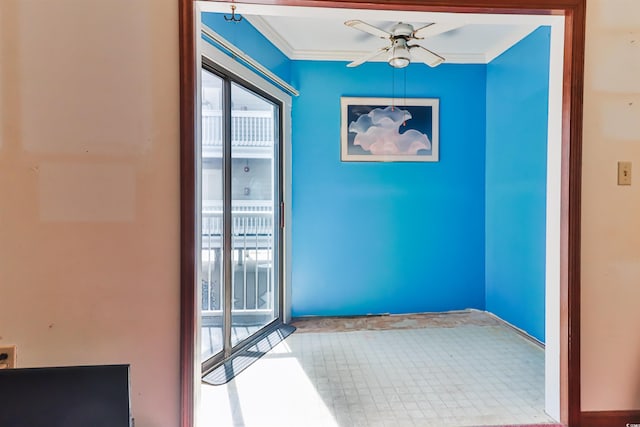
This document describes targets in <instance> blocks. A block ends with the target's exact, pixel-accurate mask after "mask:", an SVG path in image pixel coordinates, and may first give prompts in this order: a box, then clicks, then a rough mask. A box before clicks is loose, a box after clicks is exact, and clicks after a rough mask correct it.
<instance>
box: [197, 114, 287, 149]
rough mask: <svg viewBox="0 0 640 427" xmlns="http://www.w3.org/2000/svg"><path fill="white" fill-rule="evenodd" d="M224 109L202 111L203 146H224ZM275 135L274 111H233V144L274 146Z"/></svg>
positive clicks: (241, 145)
mask: <svg viewBox="0 0 640 427" xmlns="http://www.w3.org/2000/svg"><path fill="white" fill-rule="evenodd" d="M223 135H224V133H223V123H222V111H219V110H203V111H202V145H203V147H222V137H223ZM274 137H275V126H274V120H273V112H271V111H244V110H234V111H232V112H231V144H232V146H234V147H272V146H273V141H274Z"/></svg>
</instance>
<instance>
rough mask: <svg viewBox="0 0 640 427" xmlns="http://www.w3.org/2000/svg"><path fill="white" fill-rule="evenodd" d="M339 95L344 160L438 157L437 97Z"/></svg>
mask: <svg viewBox="0 0 640 427" xmlns="http://www.w3.org/2000/svg"><path fill="white" fill-rule="evenodd" d="M397 101H398V99H397V98H355V97H346V96H343V97H341V98H340V110H341V120H340V125H341V131H340V132H341V134H340V141H341V142H340V147H341V148H340V159H341V160H342V161H344V162H437V161H439V148H440V143H439V126H438V125H439V113H440V111H439V107H440V100H439V99H437V98H402V101H401V104H402V105H400V106H398V105H395V104H396V102H397Z"/></svg>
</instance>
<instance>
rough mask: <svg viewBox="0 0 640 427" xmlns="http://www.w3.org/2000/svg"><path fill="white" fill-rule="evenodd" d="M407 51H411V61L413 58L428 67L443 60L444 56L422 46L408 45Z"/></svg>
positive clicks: (436, 64)
mask: <svg viewBox="0 0 640 427" xmlns="http://www.w3.org/2000/svg"><path fill="white" fill-rule="evenodd" d="M409 52H411V62H413V61H414V60H415V61H420V62H424V63H425V64H427V65H428V66H429V67H435V66H438V65H440V64H442V63H443V62H444V58H443V57H442V56H440V55H438V54H435V53H433V52H431V51H430V50H429V49H425V48H424V47H422V46H418V45H413V46H409Z"/></svg>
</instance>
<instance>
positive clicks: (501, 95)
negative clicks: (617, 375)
mask: <svg viewBox="0 0 640 427" xmlns="http://www.w3.org/2000/svg"><path fill="white" fill-rule="evenodd" d="M203 22H204V23H205V24H206V25H208V26H210V27H212V28H213V29H214V30H215V31H216V32H218V33H219V34H221V35H222V36H223V37H225V38H227V39H228V40H229V41H230V42H232V43H234V44H235V45H236V46H238V47H239V48H240V49H242V50H243V51H245V52H246V53H248V54H249V55H251V56H252V57H254V58H255V59H257V60H258V61H259V62H261V63H262V64H263V65H265V66H266V67H267V68H269V69H271V70H272V71H274V72H275V73H276V74H278V75H279V76H280V77H281V78H283V79H284V80H286V81H289V82H291V83H292V84H293V86H294V87H296V88H297V89H299V90H300V93H301V95H300V97H298V98H294V100H293V101H294V104H293V129H292V131H293V147H292V150H293V171H292V187H293V188H292V189H293V203H292V204H293V206H292V209H293V212H292V213H293V217H292V227H293V230H292V233H293V248H292V251H293V259H292V270H293V271H292V273H293V283H292V297H293V315H294V316H304V315H352V314H367V313H403V312H404V313H406V312H423V311H443V310H452V309H462V308H477V309H486V310H488V311H491V312H493V313H495V314H497V315H498V316H500V317H502V318H503V319H505V320H507V321H509V322H511V323H512V324H514V325H516V326H518V327H520V328H522V329H524V330H525V331H527V332H528V333H530V334H531V335H533V336H535V337H536V338H538V339H540V340H544V265H545V262H544V261H545V195H546V188H545V181H546V140H547V127H546V124H547V97H548V67H549V29H548V28H541V29H538V30H537V31H535V32H534V33H533V34H531V35H530V36H529V37H527V38H526V39H524V40H523V41H521V42H520V43H519V44H517V45H516V46H514V47H513V48H511V49H510V50H509V51H507V52H505V53H504V54H503V55H501V56H500V57H499V58H497V59H496V60H494V61H493V62H492V63H491V64H489V65H486V66H485V65H464V66H460V65H448V64H444V65H441V66H439V67H437V68H434V69H430V68H427V67H425V66H422V65H417V64H416V65H411V66H409V67H408V68H407V69H406V82H407V86H406V93H407V96H409V97H436V98H440V102H441V105H440V109H441V111H440V113H441V121H440V135H441V141H440V142H441V147H440V149H441V151H440V162H438V163H426V164H425V163H343V162H341V161H340V151H339V144H340V135H339V129H340V97H341V96H381V97H388V96H392V93H393V91H394V88H393V85H392V83H391V82H392V80H391V79H392V78H395V94H396V96H400V97H401V96H402V95H403V93H404V71H398V70H396V71H395V72H394V71H393V70H392V69H391V68H390V67H389V66H388V65H386V64H384V63H367V64H364V65H362V66H360V67H357V68H355V69H347V68H346V67H345V63H342V62H320V61H317V62H316V61H290V60H289V59H288V58H287V57H286V56H285V55H283V54H282V52H280V51H279V50H278V49H277V48H276V47H275V46H273V45H272V44H271V43H270V42H269V41H268V40H267V39H266V38H264V36H262V35H261V34H260V33H259V32H258V31H257V30H255V28H253V27H252V26H251V25H250V24H249V23H248V22H246V21H243V22H241V23H239V24H229V23H227V22H225V21H224V19H223V18H222V16H221V15H220V14H203ZM485 144H486V145H485ZM485 162H486V163H485Z"/></svg>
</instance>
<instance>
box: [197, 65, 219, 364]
mask: <svg viewBox="0 0 640 427" xmlns="http://www.w3.org/2000/svg"><path fill="white" fill-rule="evenodd" d="M201 78H202V111H201V114H202V138H201V141H202V143H201V145H200V149H201V151H200V162H201V168H200V172H201V176H200V179H201V190H202V191H201V193H200V196H201V200H200V202H201V203H200V205H201V207H202V216H201V230H202V233H201V245H200V246H201V254H200V255H201V257H200V266H201V270H200V278H199V281H200V286H201V292H202V298H201V300H202V307H201V310H202V312H201V324H202V329H201V355H202V360H207V359H209V358H211V357H212V356H215V355H216V354H218V353H220V352H221V351H222V350H223V348H224V336H223V326H224V316H223V309H224V307H223V303H224V286H223V284H224V280H223V263H222V258H223V256H224V250H223V239H222V237H223V217H222V212H223V209H222V208H223V196H224V187H223V175H222V153H223V144H224V134H223V129H224V126H225V125H224V119H223V110H224V108H223V84H224V80H223V79H222V78H221V77H219V76H217V75H216V74H213V73H211V72H209V71H207V70H204V69H203V70H202V77H201Z"/></svg>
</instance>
